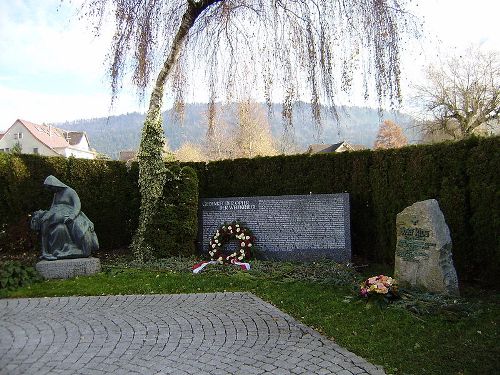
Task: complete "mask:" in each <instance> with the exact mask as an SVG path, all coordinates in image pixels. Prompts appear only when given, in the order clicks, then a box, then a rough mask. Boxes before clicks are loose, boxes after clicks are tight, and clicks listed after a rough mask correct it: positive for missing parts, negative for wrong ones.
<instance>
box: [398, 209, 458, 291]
mask: <svg viewBox="0 0 500 375" xmlns="http://www.w3.org/2000/svg"><path fill="white" fill-rule="evenodd" d="M396 231H397V232H396V233H397V234H396V235H397V242H396V259H395V271H394V273H395V277H396V278H397V280H398V281H399V283H400V284H401V285H405V284H406V285H410V286H413V287H417V288H423V289H426V290H428V291H431V292H437V293H443V294H450V295H458V294H459V292H458V280H457V273H456V271H455V267H454V266H453V260H452V255H451V237H450V230H449V228H448V226H447V225H446V222H445V220H444V215H443V213H442V212H441V210H440V208H439V205H438V202H437V201H436V200H435V199H429V200H426V201H422V202H417V203H415V204H413V205H411V206H410V207H407V208H405V209H404V210H403V211H402V212H400V213H399V214H398V215H397V218H396Z"/></svg>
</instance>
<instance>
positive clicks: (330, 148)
mask: <svg viewBox="0 0 500 375" xmlns="http://www.w3.org/2000/svg"><path fill="white" fill-rule="evenodd" d="M342 146H344V147H345V148H347V149H351V150H354V148H353V147H352V146H351V145H350V144H349V143H347V142H340V143H335V144H333V145H332V144H330V145H327V144H314V145H310V146H309V148H308V149H307V152H308V153H309V154H323V153H328V152H336V151H337V150H338V149H339V148H340V147H342Z"/></svg>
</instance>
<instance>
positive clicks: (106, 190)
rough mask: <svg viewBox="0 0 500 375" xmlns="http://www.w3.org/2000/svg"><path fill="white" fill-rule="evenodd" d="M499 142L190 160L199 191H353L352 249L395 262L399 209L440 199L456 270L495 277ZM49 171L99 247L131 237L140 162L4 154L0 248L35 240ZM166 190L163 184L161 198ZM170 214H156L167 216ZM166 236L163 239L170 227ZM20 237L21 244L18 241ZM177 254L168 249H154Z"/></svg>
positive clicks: (191, 217) (21, 247)
mask: <svg viewBox="0 0 500 375" xmlns="http://www.w3.org/2000/svg"><path fill="white" fill-rule="evenodd" d="M499 146H500V137H494V138H472V139H469V140H466V141H462V142H455V143H442V144H436V145H426V146H411V147H406V148H402V149H393V150H380V151H360V152H352V153H342V154H317V155H312V156H309V155H293V156H276V157H264V158H255V159H238V160H236V161H232V160H223V161H218V162H212V163H208V164H206V163H187V164H184V165H189V166H192V167H193V168H194V169H195V170H196V173H197V175H198V179H199V196H200V198H211V197H235V196H263V195H264V196H265V195H287V194H289V195H295V194H309V193H313V194H323V193H341V192H348V193H349V194H350V204H351V237H352V250H353V254H354V256H355V257H356V258H357V259H363V260H367V261H370V262H377V263H385V264H392V263H393V261H394V249H395V241H396V234H395V218H396V214H397V213H398V212H400V211H401V210H402V209H404V208H405V207H406V206H409V205H411V204H413V203H414V202H416V201H420V200H425V199H430V198H435V199H437V200H438V201H439V205H440V207H441V209H442V211H443V213H444V215H445V218H446V222H447V224H448V226H449V227H450V230H451V236H452V240H453V256H454V261H455V265H456V268H457V272H458V276H459V278H460V279H461V280H462V281H464V280H466V281H473V282H479V283H482V284H490V285H496V280H495V275H496V274H498V273H499V271H500V269H499V268H500V267H499V255H498V252H499V248H500V246H499V239H498V236H497V233H499V232H500V231H499V222H500V221H499V218H498V215H499V212H500V210H499V195H498V191H499V186H500V183H499V179H500V176H499V174H498V172H497V171H498V169H499V165H500V160H499V159H500V156H499V153H498V150H499ZM49 174H53V175H55V176H58V177H59V178H60V179H61V180H63V181H65V182H67V183H69V184H70V185H71V186H73V187H74V189H75V190H76V191H77V192H78V194H79V195H80V197H81V200H82V204H83V207H84V209H85V212H86V213H87V215H88V216H89V218H91V219H92V220H93V222H94V224H95V228H96V232H97V234H98V236H99V241H100V244H101V248H102V249H105V250H109V249H114V248H119V247H127V246H128V245H129V243H130V240H131V237H132V234H133V232H134V230H135V228H136V225H137V218H138V210H139V201H140V196H139V191H138V187H137V175H138V170H137V167H136V165H134V164H132V167H131V168H130V169H128V168H127V167H126V165H125V164H124V163H121V162H116V161H101V160H90V161H89V160H81V159H64V158H46V157H40V156H34V155H7V154H0V251H2V252H3V251H4V250H5V249H6V248H7V247H9V250H11V251H12V250H13V251H19V252H21V251H22V252H25V251H26V250H30V249H27V248H26V247H27V246H31V249H32V248H33V245H32V244H31V245H30V237H29V236H30V235H29V229H28V226H27V225H26V231H25V233H21V232H22V228H23V222H24V220H26V223H27V214H29V213H31V212H32V211H34V210H36V209H37V208H39V207H44V206H46V205H47V204H49V203H50V201H51V197H50V195H49V194H48V193H47V192H45V191H44V190H43V187H42V182H43V179H44V178H45V177H46V176H48V175H49ZM193 181H194V180H193ZM185 186H190V187H189V188H188V187H186V188H185V189H187V190H186V191H187V196H186V197H184V198H182V199H185V201H186V202H188V201H190V200H191V202H192V197H194V195H195V194H196V192H195V190H196V189H194V188H193V186H194V185H189V184H188V185H185ZM183 189H184V188H183ZM167 192H168V189H165V195H164V197H165V196H166V195H168V194H167ZM174 198H175V197H174V196H170V198H169V199H174ZM175 199H178V198H175ZM182 199H181V200H182ZM177 202H178V201H177ZM170 207H173V206H170ZM185 208H186V211H185V212H184V214H180V216H179V220H181V219H180V218H181V216H182V217H183V219H182V220H186V222H187V223H188V224H187V228H188V229H183V228H184V227H183V226H182V224H180V222H179V224H178V225H179V228H180V229H179V232H182V233H183V234H184V235H185V236H184V235H183V236H180V237H176V239H175V241H181V242H183V243H185V242H186V241H187V243H188V245H187V247H186V248H184V249H183V250H182V251H180V252H179V254H187V253H189V252H190V250H187V249H188V248H191V249H194V248H193V247H191V244H192V242H193V241H194V240H195V238H194V237H195V236H193V238H192V240H191V241H190V240H188V237H190V236H192V233H193V228H194V223H195V222H196V218H195V215H196V212H195V211H194V210H193V207H192V206H191V207H190V208H188V207H185ZM167 216H168V215H167ZM167 216H165V217H163V218H160V217H158V218H155V220H159V222H163V221H164V220H167V219H168V218H167ZM176 220H177V219H176ZM176 220H174V221H172V225H174V224H175V223H174V222H175V221H176ZM162 225H163V224H162ZM175 225H177V224H175ZM2 232H5V233H2ZM164 234H165V236H164V237H165V239H166V238H167V237H168V236H167V235H166V234H167V232H165V233H164ZM186 236H187V237H186ZM13 239H15V241H13ZM16 241H17V242H16ZM165 241H168V240H167V239H166V240H165ZM14 243H17V244H18V246H17V247H16V248H15V249H12V246H13V244H14ZM174 246H175V245H174V243H172V244H170V245H168V246H167V248H170V249H172V248H173V247H174ZM170 253H171V250H166V251H165V252H164V251H163V250H162V251H161V252H160V253H158V254H157V255H159V256H164V255H168V254H170Z"/></svg>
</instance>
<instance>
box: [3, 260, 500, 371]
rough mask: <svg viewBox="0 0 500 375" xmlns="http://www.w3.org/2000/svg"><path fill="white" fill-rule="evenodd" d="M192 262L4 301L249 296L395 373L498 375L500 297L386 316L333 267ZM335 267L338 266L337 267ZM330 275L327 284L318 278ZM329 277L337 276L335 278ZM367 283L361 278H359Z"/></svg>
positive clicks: (49, 285)
mask: <svg viewBox="0 0 500 375" xmlns="http://www.w3.org/2000/svg"><path fill="white" fill-rule="evenodd" d="M190 262H191V261H189V260H188V261H184V262H183V261H180V262H178V264H175V265H173V266H172V264H171V263H169V264H168V265H167V266H166V265H165V264H161V263H160V264H157V265H152V266H150V267H147V268H145V269H137V268H125V266H121V267H108V268H106V271H105V272H102V273H100V274H98V275H95V276H92V277H79V278H76V279H73V280H67V281H45V282H41V283H37V284H33V285H31V286H30V287H24V288H21V289H17V290H15V291H11V292H6V291H0V297H10V298H13V297H42V296H71V295H108V294H156V293H201V292H221V291H248V292H252V293H254V294H256V295H257V296H259V297H261V298H263V299H264V300H266V301H269V302H271V303H272V304H274V305H275V306H278V307H279V308H280V309H281V310H283V311H285V312H287V313H289V314H290V315H292V316H293V317H295V318H296V319H298V320H300V321H301V322H303V323H305V324H307V325H309V326H311V327H313V328H315V329H316V330H318V331H319V332H321V333H323V334H325V335H326V336H328V337H330V338H332V339H333V340H335V341H336V342H337V343H339V344H340V345H341V346H343V347H345V348H347V349H348V350H351V351H353V352H354V353H356V354H358V355H360V356H362V357H364V358H366V359H367V360H368V361H370V362H372V363H375V364H378V365H382V366H384V368H385V370H386V372H387V373H391V374H440V375H444V374H471V375H476V374H498V373H499V372H500V349H499V334H498V324H499V317H500V305H499V303H498V296H493V297H492V296H489V297H488V298H485V299H481V298H479V299H478V298H473V299H462V300H460V301H459V303H458V304H457V306H462V307H463V306H465V307H464V308H462V309H458V310H457V311H453V310H450V309H448V310H443V311H442V312H438V313H434V314H423V315H422V314H420V315H417V314H414V313H412V312H410V311H409V310H408V309H407V308H405V307H403V306H401V305H396V306H391V307H389V308H387V309H383V310H380V309H378V308H376V307H370V308H367V305H366V304H365V303H364V302H363V301H358V300H357V299H355V298H354V299H353V298H350V297H352V296H353V295H354V290H353V288H352V287H349V286H336V285H334V284H335V283H336V280H337V281H338V280H339V279H340V280H341V281H339V282H338V284H346V283H349V282H347V281H346V280H347V279H348V278H349V275H348V273H346V272H344V271H342V270H341V271H339V272H333V273H332V272H330V273H328V272H326V271H325V270H326V268H328V267H330V263H325V264H321V263H318V264H315V265H314V266H312V268H311V267H310V268H307V267H304V268H301V267H300V266H294V265H291V264H283V265H280V266H276V267H273V264H272V263H257V265H256V267H254V270H251V271H250V272H242V271H234V270H232V269H230V267H225V268H222V266H220V267H214V268H213V269H211V270H208V272H202V273H201V274H199V275H193V274H191V273H189V272H187V270H186V268H185V267H184V266H185V265H187V264H188V263H190ZM330 268H331V267H330ZM321 274H323V275H326V276H325V277H326V279H327V280H328V281H327V282H326V283H325V282H322V280H320V278H319V276H320V275H321ZM328 277H331V278H330V279H328ZM359 277H360V278H361V276H359Z"/></svg>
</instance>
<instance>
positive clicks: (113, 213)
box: [0, 154, 139, 252]
mask: <svg viewBox="0 0 500 375" xmlns="http://www.w3.org/2000/svg"><path fill="white" fill-rule="evenodd" d="M50 174H52V175H54V176H56V177H57V178H59V179H60V180H61V181H62V182H64V183H66V184H67V185H68V186H71V187H72V188H73V189H75V191H76V192H77V193H78V196H79V197H80V200H81V202H82V211H83V212H85V214H86V215H87V216H88V217H89V219H90V220H91V221H92V222H93V223H94V226H95V230H96V233H97V236H98V239H99V244H100V246H101V248H102V249H113V248H117V247H124V246H128V244H129V243H130V239H131V234H132V232H133V230H135V228H136V226H137V216H138V215H137V213H138V210H139V194H138V188H137V167H133V168H132V169H127V167H126V166H125V164H124V163H121V162H117V161H104V160H84V159H75V158H69V159H65V158H62V157H41V156H36V155H6V154H0V226H1V225H2V223H3V225H5V224H8V225H7V228H6V229H5V231H6V233H4V235H3V236H2V237H0V250H1V251H10V252H12V251H15V252H24V251H28V250H32V249H33V248H34V247H35V246H36V244H34V243H33V238H36V236H33V233H32V232H31V231H30V229H29V224H28V223H29V217H28V215H29V214H31V213H32V212H34V211H36V210H38V209H45V210H46V209H49V208H50V205H51V203H52V196H51V194H50V192H48V191H46V190H45V189H44V187H43V181H44V180H45V178H46V177H47V176H48V175H50ZM17 238H20V239H23V238H24V239H25V241H21V240H20V241H17V242H13V239H17Z"/></svg>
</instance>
